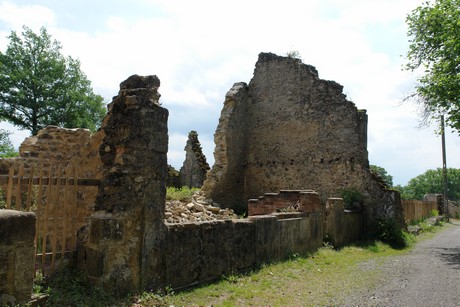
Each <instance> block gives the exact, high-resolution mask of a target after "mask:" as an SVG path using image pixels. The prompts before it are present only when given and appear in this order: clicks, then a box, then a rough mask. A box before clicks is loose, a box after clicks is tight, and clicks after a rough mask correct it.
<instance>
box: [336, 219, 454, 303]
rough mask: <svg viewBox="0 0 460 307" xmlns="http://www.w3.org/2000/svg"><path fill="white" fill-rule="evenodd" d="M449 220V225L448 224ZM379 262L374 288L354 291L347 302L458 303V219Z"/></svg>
mask: <svg viewBox="0 0 460 307" xmlns="http://www.w3.org/2000/svg"><path fill="white" fill-rule="evenodd" d="M449 224H450V225H449ZM446 226H447V227H448V229H447V230H445V231H440V232H439V233H437V234H436V235H435V236H434V237H433V238H431V239H428V240H425V241H423V242H420V243H418V244H417V245H416V247H415V248H414V249H413V250H411V251H410V252H409V253H408V254H405V255H402V256H395V257H391V258H390V259H389V260H388V261H386V262H385V263H384V264H383V265H382V268H381V270H382V276H381V278H380V280H381V282H380V283H379V285H378V287H377V289H375V290H372V291H370V290H368V291H365V292H364V293H355V295H353V297H350V298H348V299H346V302H345V305H347V306H417V307H418V306H460V221H458V220H457V221H451V222H450V223H446Z"/></svg>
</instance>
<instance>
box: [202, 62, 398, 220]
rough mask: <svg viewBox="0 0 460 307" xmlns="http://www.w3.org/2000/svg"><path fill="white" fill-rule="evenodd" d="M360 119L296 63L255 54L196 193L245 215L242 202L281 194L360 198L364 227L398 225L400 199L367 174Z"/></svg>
mask: <svg viewBox="0 0 460 307" xmlns="http://www.w3.org/2000/svg"><path fill="white" fill-rule="evenodd" d="M367 120H368V118H367V114H366V111H364V110H358V109H357V108H356V106H355V104H354V103H353V102H351V101H348V100H347V99H346V97H345V95H344V94H343V93H342V86H341V85H339V84H337V83H336V82H333V81H325V80H322V79H320V78H319V77H318V72H317V71H316V69H315V68H314V67H312V66H309V65H305V64H303V63H302V62H301V61H300V60H299V59H295V58H289V57H281V56H277V55H274V54H271V53H261V54H260V55H259V60H258V61H257V64H256V67H255V70H254V76H253V78H252V80H251V82H250V83H249V85H247V84H246V83H242V82H241V83H235V85H234V86H233V87H232V88H231V89H230V90H229V91H228V93H227V95H226V97H225V102H224V107H223V109H222V113H221V117H220V121H219V125H218V127H217V129H216V132H215V137H214V138H215V144H216V147H215V150H214V157H215V163H214V166H213V167H212V169H211V171H210V172H209V173H208V176H207V179H206V181H205V183H204V186H203V191H205V193H206V194H207V195H208V196H209V197H210V198H212V199H213V200H214V201H216V202H217V203H220V204H221V205H222V206H225V207H230V208H234V209H240V210H241V211H246V206H247V203H248V200H249V199H253V198H257V197H259V196H260V195H264V193H267V192H274V191H278V190H283V189H296V190H305V189H312V190H315V191H317V192H318V193H319V194H320V195H321V199H322V201H323V202H325V201H326V200H327V199H328V198H330V197H339V196H340V191H341V190H344V189H354V190H357V191H359V192H360V193H362V195H363V198H364V199H363V203H364V204H363V205H364V210H365V214H366V217H367V221H368V222H372V221H373V220H374V219H375V218H377V217H382V218H386V217H391V218H395V219H396V220H398V221H400V222H402V209H401V204H400V199H399V195H398V194H397V193H395V192H393V191H388V190H385V189H384V188H382V187H381V186H380V185H379V184H378V182H377V181H376V180H375V179H374V177H373V176H372V175H371V173H370V172H369V169H368V168H369V162H368V153H367Z"/></svg>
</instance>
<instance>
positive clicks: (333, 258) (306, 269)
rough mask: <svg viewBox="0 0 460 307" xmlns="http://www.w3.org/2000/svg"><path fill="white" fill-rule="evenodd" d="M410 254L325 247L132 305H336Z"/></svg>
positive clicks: (377, 247) (375, 244)
mask: <svg viewBox="0 0 460 307" xmlns="http://www.w3.org/2000/svg"><path fill="white" fill-rule="evenodd" d="M447 227H448V226H447ZM447 227H445V229H446V228H447ZM428 229H429V230H428ZM439 229H441V227H439V226H434V227H429V228H427V231H426V232H422V234H421V235H419V236H418V237H417V239H416V240H417V241H421V240H425V239H427V238H430V237H433V236H434V234H435V233H436V232H437V231H438V230H439ZM410 250H411V247H409V248H405V249H401V248H393V247H391V246H389V245H387V244H384V243H381V242H380V241H369V242H363V243H361V244H357V245H354V246H348V247H344V248H342V249H340V250H335V249H333V248H331V247H330V246H325V247H323V248H321V249H320V250H318V251H317V252H316V253H313V254H310V255H306V256H298V255H293V256H292V257H291V258H290V259H289V260H287V261H283V262H279V263H274V264H270V265H266V266H263V267H262V268H260V269H259V270H255V271H252V272H250V273H248V274H234V275H230V276H224V277H223V278H222V279H221V280H220V281H218V282H216V283H212V284H208V285H203V286H201V287H199V288H195V289H192V290H190V291H182V292H179V293H176V294H174V293H169V294H168V295H165V296H160V295H155V294H151V293H150V294H146V293H144V295H143V296H140V297H138V300H137V303H138V304H139V305H141V306H176V307H177V306H243V305H244V306H246V305H247V306H325V305H341V302H342V299H343V298H345V297H349V296H350V295H353V293H358V292H361V291H362V290H364V289H373V288H376V287H377V285H378V283H379V281H380V279H379V278H380V270H381V269H380V267H381V264H382V263H383V262H384V261H386V260H387V259H388V257H391V256H397V255H403V254H405V253H407V252H408V251H410Z"/></svg>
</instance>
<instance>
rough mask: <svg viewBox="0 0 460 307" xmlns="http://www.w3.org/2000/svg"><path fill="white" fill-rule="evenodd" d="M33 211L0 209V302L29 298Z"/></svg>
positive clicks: (32, 264) (32, 266)
mask: <svg viewBox="0 0 460 307" xmlns="http://www.w3.org/2000/svg"><path fill="white" fill-rule="evenodd" d="M34 239H35V214H34V213H32V212H18V211H15V210H5V209H1V210H0V306H16V304H24V303H27V302H28V301H29V300H30V297H31V295H32V285H33V280H34V272H35V267H34V264H35V261H34V260H35V247H34Z"/></svg>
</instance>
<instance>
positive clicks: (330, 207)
mask: <svg viewBox="0 0 460 307" xmlns="http://www.w3.org/2000/svg"><path fill="white" fill-rule="evenodd" d="M363 227H364V225H363V214H362V212H360V211H349V210H344V206H343V199H341V198H329V199H328V202H327V204H326V214H325V219H324V234H325V240H326V241H329V242H330V243H331V244H332V245H333V246H343V245H346V244H348V243H351V242H354V241H357V240H358V239H359V238H360V237H361V235H362V233H363Z"/></svg>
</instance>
